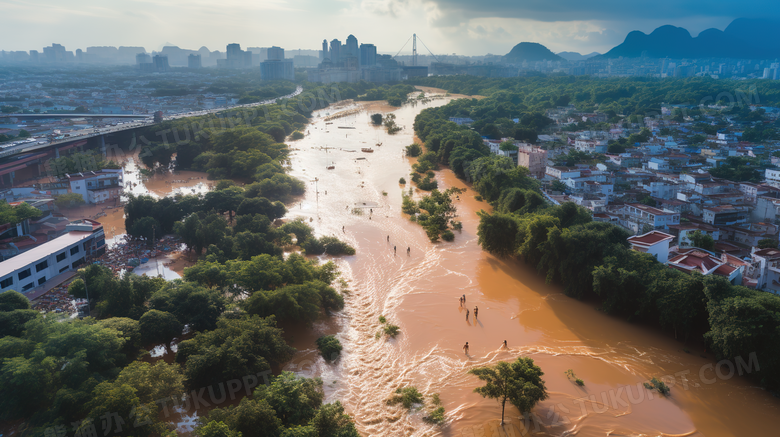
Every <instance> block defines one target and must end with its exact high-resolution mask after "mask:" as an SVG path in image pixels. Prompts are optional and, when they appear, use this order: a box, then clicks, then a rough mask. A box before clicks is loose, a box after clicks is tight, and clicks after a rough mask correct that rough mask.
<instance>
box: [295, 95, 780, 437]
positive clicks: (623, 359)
mask: <svg viewBox="0 0 780 437" xmlns="http://www.w3.org/2000/svg"><path fill="white" fill-rule="evenodd" d="M428 91H432V90H428ZM451 98H453V97H452V96H447V97H445V96H443V95H441V94H440V95H439V98H434V99H433V100H432V101H430V102H428V103H425V104H416V105H413V106H412V105H409V106H404V107H402V108H400V109H396V110H394V113H395V114H396V117H397V123H398V125H400V126H403V127H404V130H402V131H401V132H399V133H398V134H396V135H388V134H387V133H386V132H385V130H384V129H383V128H380V127H374V126H372V125H371V123H370V120H369V115H370V114H371V113H372V112H379V111H382V112H386V111H389V110H393V109H394V108H388V107H385V106H382V105H378V104H361V105H357V104H356V105H353V106H344V105H342V106H341V107H339V108H334V107H331V108H328V109H326V110H323V111H320V112H319V113H318V114H317V118H316V119H315V120H314V121H313V122H312V124H311V125H310V126H309V127H308V128H307V131H308V134H307V136H306V138H305V139H302V140H299V141H295V142H292V143H290V144H291V147H292V148H293V149H294V151H293V154H292V157H291V158H292V159H291V164H292V170H291V174H292V175H294V176H296V177H299V178H301V179H302V180H304V181H307V184H308V190H307V193H306V196H305V198H304V199H303V200H302V202H301V203H300V204H296V205H294V206H291V207H290V213H289V214H288V217H291V218H292V217H304V218H306V220H310V219H311V220H312V222H311V224H312V225H313V226H314V227H315V230H316V232H317V234H318V235H335V236H338V237H339V238H342V239H344V240H346V241H348V242H349V243H351V244H352V245H354V246H355V248H356V249H357V255H355V256H352V257H346V258H342V259H338V260H337V263H338V264H339V266H340V267H341V270H342V271H343V277H344V278H345V279H347V280H348V281H349V283H350V287H349V288H350V290H351V293H350V294H349V295H348V297H347V298H346V308H345V309H344V311H343V312H342V313H341V314H340V315H338V316H337V319H336V320H335V321H333V320H332V321H328V322H323V323H321V324H318V325H316V326H315V331H316V332H315V333H310V332H309V333H307V332H305V331H306V330H305V329H297V328H292V329H289V328H288V334H289V336H290V338H291V339H292V342H293V345H294V346H296V347H298V348H299V349H301V352H299V353H298V354H297V355H296V358H295V359H294V360H293V361H292V362H291V363H289V365H288V366H287V369H289V370H294V371H296V372H298V373H300V374H302V375H306V376H321V377H322V378H323V380H324V381H325V387H326V395H327V400H328V401H335V400H340V401H341V402H342V403H344V405H345V407H346V408H347V410H348V411H349V413H350V414H351V415H352V416H353V417H354V418H355V421H356V424H357V426H358V429H359V430H360V432H361V433H362V434H363V435H371V436H429V435H444V436H503V435H507V436H513V435H516V436H520V435H524V433H527V432H531V433H533V434H535V435H552V436H568V435H578V436H618V435H620V436H645V435H646V436H677V435H686V436H687V435H691V436H702V435H706V436H731V435H734V436H769V435H777V431H776V428H775V426H776V425H777V424H778V423H779V422H780V421H779V420H778V419H780V408H778V406H780V400H778V399H776V398H774V397H772V396H771V395H770V394H769V393H767V392H766V391H764V390H762V389H760V388H758V387H756V386H755V384H753V383H751V382H750V381H749V380H747V379H746V378H744V377H738V376H733V377H730V375H731V374H732V372H730V370H733V369H734V367H733V366H732V365H731V364H730V363H725V364H720V365H718V363H717V362H716V361H715V358H714V357H713V356H712V355H711V354H706V353H705V351H703V350H701V347H692V349H694V350H692V351H690V352H686V351H684V350H683V349H684V345H683V344H682V343H680V342H677V341H675V340H674V339H672V338H669V337H668V336H667V335H665V334H663V333H660V332H657V331H655V330H653V329H651V328H648V327H643V326H637V325H632V324H629V323H627V322H625V321H623V320H620V319H617V318H614V317H610V316H607V315H605V314H604V313H602V312H600V311H598V310H597V309H596V308H594V304H592V303H583V302H580V301H577V300H575V299H571V298H569V297H566V296H565V295H563V294H562V292H561V290H560V288H559V287H557V286H555V285H549V284H545V282H544V280H543V278H542V277H540V276H538V275H537V274H536V273H535V271H534V270H533V269H532V268H529V267H528V266H525V265H524V264H522V263H519V262H514V261H507V260H502V259H497V258H495V257H493V256H491V255H489V254H487V253H486V252H483V251H482V250H481V249H480V247H479V245H478V243H477V236H476V230H477V225H478V223H479V219H478V217H477V216H476V214H475V213H476V212H477V211H479V210H480V209H489V206H488V205H487V204H485V203H483V202H478V201H477V200H475V199H474V194H475V193H474V192H473V191H471V190H469V191H468V192H466V193H464V194H462V195H461V196H460V200H458V201H456V205H457V208H458V215H459V218H460V219H461V220H462V221H463V230H462V232H456V233H455V234H456V239H455V241H454V242H452V243H446V242H440V243H436V244H433V243H431V242H429V241H428V239H427V238H426V236H425V232H424V231H423V229H422V228H421V227H420V226H419V225H417V224H415V223H412V222H410V221H409V220H408V218H407V217H406V216H405V215H403V214H402V213H401V192H402V189H403V187H402V186H400V185H399V184H398V180H399V178H401V177H405V178H406V180H407V181H409V180H410V178H409V174H410V171H411V168H410V165H411V162H412V160H411V159H408V158H405V157H403V149H404V147H405V146H407V145H409V144H411V143H412V142H413V130H412V125H413V122H414V117H415V115H417V114H418V113H419V112H420V111H421V110H422V109H424V108H426V107H433V106H440V105H443V104H446V103H447V102H448V101H449V100H450V99H451ZM362 105H365V107H368V110H367V111H363V112H360V113H358V114H354V112H355V111H354V109H356V108H361V107H364V106H362ZM338 112H351V113H352V115H348V116H345V117H342V118H335V119H334V118H333V116H334V115H337V114H338ZM326 116H330V117H329V118H330V121H329V122H326V121H325V117H326ZM380 142H381V143H382V145H381V146H377V145H376V143H380ZM361 148H372V149H374V152H373V153H364V152H361ZM358 158H365V159H358ZM331 164H332V165H335V168H334V169H331V170H328V169H327V168H326V167H327V166H329V165H331ZM315 178H316V181H315ZM437 179H438V181H439V187H440V188H442V189H444V188H447V187H451V186H456V187H460V188H467V187H466V185H465V184H464V182H462V181H460V180H458V179H457V178H455V176H454V175H453V173H452V172H451V171H449V170H443V171H440V172H437ZM408 187H409V185H407V186H406V188H407V189H408ZM317 191H318V192H319V193H317ZM383 193H387V194H386V195H384V194H383ZM415 196H419V193H417V194H415ZM356 207H362V208H363V210H364V213H363V214H362V215H359V214H355V213H353V212H352V210H353V209H354V208H356ZM369 208H370V209H372V210H373V213H371V212H369ZM342 226H343V227H344V231H345V232H342ZM388 236H389V237H390V241H389V242H388V241H387V237H388ZM394 246H397V253H394V251H393V247H394ZM407 247H408V248H409V249H410V254H409V255H408V256H407V251H406V249H407ZM626 292H627V293H630V292H631V290H626ZM463 294H465V295H466V299H467V307H468V308H469V309H472V317H471V318H470V319H469V320H466V316H465V309H464V308H461V307H460V306H459V303H458V297H459V296H461V295H463ZM474 306H478V307H479V318H478V319H476V320H475V319H474V317H473V308H474ZM380 315H384V316H385V317H387V319H388V321H389V322H390V323H394V324H396V325H398V326H399V327H400V329H401V334H400V335H399V336H398V337H397V338H395V339H388V340H385V339H384V338H382V339H376V338H375V333H376V332H378V331H379V329H380V323H379V320H378V318H379V316H380ZM322 333H335V334H336V335H337V337H338V338H340V340H341V342H342V343H343V344H344V351H343V354H342V358H341V359H340V360H338V361H337V363H336V364H326V363H325V362H324V361H323V360H322V359H321V358H318V356H317V354H316V351H314V350H313V349H312V348H313V346H312V344H313V339H314V338H316V336H318V335H321V334H322ZM504 340H506V341H507V343H508V345H509V349H508V350H502V349H501V348H500V346H501V344H502V342H503V341H504ZM467 341H468V342H469V345H470V354H469V355H466V354H464V353H463V351H462V346H463V344H464V343H465V342H467ZM518 356H529V357H531V358H533V359H534V360H535V362H536V364H537V365H539V366H540V367H541V368H542V370H543V371H544V372H545V376H544V379H545V381H546V385H547V388H548V391H549V394H550V397H549V399H548V400H546V401H544V402H542V403H540V404H539V405H538V406H537V407H536V408H535V410H534V411H533V414H532V415H530V416H527V417H522V416H520V415H519V412H518V411H517V410H516V409H515V408H514V407H511V406H509V405H507V424H506V425H504V427H503V428H502V427H500V426H499V421H500V414H501V408H500V405H499V404H498V403H497V402H496V401H495V400H491V399H483V398H482V397H480V396H479V395H477V394H476V393H473V391H472V390H473V389H474V387H477V386H478V385H480V384H479V381H478V380H477V379H476V378H475V377H473V376H470V375H468V374H467V371H468V370H469V369H471V368H473V367H476V366H482V365H486V364H492V363H496V362H498V361H502V360H505V361H507V360H513V359H515V358H516V357H518ZM757 358H758V359H759V361H758V364H759V365H760V357H757ZM746 361H747V357H746ZM567 369H572V370H573V371H574V372H575V373H576V375H577V377H578V378H581V379H582V380H584V382H585V385H584V386H583V387H580V386H578V385H576V384H575V383H574V382H573V381H571V380H570V379H568V378H567V376H566V375H565V373H564V372H565V371H566V370H567ZM734 371H735V370H734ZM653 376H657V377H662V376H666V377H667V378H666V381H667V383H670V385H672V389H671V395H670V396H669V397H663V396H661V395H659V394H658V393H657V392H654V391H653V392H651V391H648V390H646V389H645V388H643V386H642V383H643V382H644V381H647V380H648V379H650V378H651V377H653ZM407 385H414V386H416V387H417V388H418V389H419V390H420V391H421V392H423V393H425V394H431V393H439V394H440V396H441V400H442V402H443V405H444V407H445V408H446V411H447V421H446V423H445V424H444V425H441V426H437V425H429V424H426V423H425V422H424V421H423V420H422V417H423V415H424V412H423V411H412V412H408V411H406V410H403V409H402V408H401V407H400V406H388V405H386V403H385V399H387V398H388V397H389V396H390V394H391V393H392V392H393V391H395V389H396V388H398V387H404V386H407ZM772 429H775V431H772Z"/></svg>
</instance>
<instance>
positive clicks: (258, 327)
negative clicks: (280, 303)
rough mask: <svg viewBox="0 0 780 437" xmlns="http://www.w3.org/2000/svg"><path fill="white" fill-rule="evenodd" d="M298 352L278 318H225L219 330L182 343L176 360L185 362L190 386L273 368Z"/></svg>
mask: <svg viewBox="0 0 780 437" xmlns="http://www.w3.org/2000/svg"><path fill="white" fill-rule="evenodd" d="M294 351H295V349H293V348H291V347H290V346H288V345H287V343H285V341H284V339H283V338H282V330H281V329H279V328H277V327H276V319H275V318H274V317H267V318H265V319H263V318H260V317H258V316H245V317H241V318H237V319H228V318H224V317H223V318H220V319H219V321H218V322H217V327H216V329H214V330H212V331H205V332H199V333H198V334H196V335H195V337H194V338H192V339H190V340H185V341H182V342H181V343H179V349H178V351H177V353H176V362H178V363H183V364H184V375H185V377H186V381H187V385H188V386H189V387H206V386H209V385H211V384H219V383H220V382H224V381H229V380H231V379H241V378H243V377H244V376H246V375H256V374H258V373H260V372H264V371H266V370H270V369H271V364H280V363H284V362H286V361H287V360H289V359H290V358H292V354H293V352H294ZM228 425H230V424H228ZM237 429H238V428H237ZM239 430H240V431H242V432H243V430H241V429H239Z"/></svg>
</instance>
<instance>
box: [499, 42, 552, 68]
mask: <svg viewBox="0 0 780 437" xmlns="http://www.w3.org/2000/svg"><path fill="white" fill-rule="evenodd" d="M503 60H504V62H507V63H510V64H520V63H522V62H523V61H528V62H538V61H563V60H564V59H563V58H562V57H560V56H558V55H556V54H555V53H553V52H551V51H550V49H548V48H547V47H545V46H543V45H541V44H539V43H535V42H521V43H520V44H518V45H516V46H514V47H512V50H511V51H510V52H509V53H507V54H506V55H504V59H503Z"/></svg>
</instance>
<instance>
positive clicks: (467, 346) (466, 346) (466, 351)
mask: <svg viewBox="0 0 780 437" xmlns="http://www.w3.org/2000/svg"><path fill="white" fill-rule="evenodd" d="M463 353H465V354H466V355H468V354H469V342H466V344H464V345H463Z"/></svg>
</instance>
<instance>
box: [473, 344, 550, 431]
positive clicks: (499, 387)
mask: <svg viewBox="0 0 780 437" xmlns="http://www.w3.org/2000/svg"><path fill="white" fill-rule="evenodd" d="M469 373H470V374H472V375H475V376H476V377H477V378H479V379H480V380H482V381H485V385H484V386H483V387H477V388H475V389H474V391H475V392H476V393H479V394H480V395H482V397H485V398H491V399H496V400H497V401H498V402H499V403H500V404H501V424H502V425H503V424H504V411H505V409H506V401H507V400H508V401H509V402H510V403H511V404H512V405H514V406H515V407H516V408H517V409H518V410H520V413H523V414H524V413H527V412H529V411H531V409H533V407H534V406H536V404H537V403H539V402H540V401H543V400H545V399H547V397H548V395H547V389H546V388H545V386H544V381H543V380H542V375H544V373H543V372H542V369H540V368H539V367H538V366H536V365H535V364H534V360H532V359H531V358H524V357H520V358H518V359H517V361H515V362H513V363H507V362H505V361H501V362H499V363H497V364H496V365H495V366H486V367H477V368H475V369H471V370H469Z"/></svg>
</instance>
